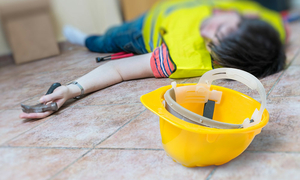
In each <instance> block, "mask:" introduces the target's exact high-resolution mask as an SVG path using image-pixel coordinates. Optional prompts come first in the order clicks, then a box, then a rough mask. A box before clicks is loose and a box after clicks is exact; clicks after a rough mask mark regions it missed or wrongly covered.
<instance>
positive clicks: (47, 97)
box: [39, 91, 63, 103]
mask: <svg viewBox="0 0 300 180" xmlns="http://www.w3.org/2000/svg"><path fill="white" fill-rule="evenodd" d="M60 98H63V94H62V93H61V92H60V91H54V92H53V93H52V94H48V95H45V96H42V97H41V98H40V100H39V101H40V102H41V103H47V102H50V101H55V100H57V99H60Z"/></svg>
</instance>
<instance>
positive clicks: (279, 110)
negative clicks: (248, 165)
mask: <svg viewBox="0 0 300 180" xmlns="http://www.w3.org/2000/svg"><path fill="white" fill-rule="evenodd" d="M299 109H300V96H297V97H277V98H275V97H274V98H269V99H268V102H267V110H268V111H269V113H270V119H269V123H268V124H267V125H266V126H265V127H264V128H263V129H262V132H261V133H260V134H258V135H257V136H256V137H255V138H254V140H253V142H252V143H251V145H250V146H249V147H248V149H247V150H255V151H275V152H276V151H284V152H300V134H299V129H300V121H299V117H300V111H299Z"/></svg>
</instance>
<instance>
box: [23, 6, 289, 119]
mask: <svg viewBox="0 0 300 180" xmlns="http://www.w3.org/2000/svg"><path fill="white" fill-rule="evenodd" d="M285 27H286V26H285V24H284V22H283V19H282V17H281V16H280V14H279V13H277V12H275V11H272V10H269V9H266V8H264V7H262V6H260V5H259V4H257V3H255V2H252V1H230V2H224V1H216V2H215V3H204V1H202V0H169V1H161V2H159V3H157V4H156V5H155V6H154V7H153V8H152V9H151V10H150V11H148V12H147V13H146V14H144V15H142V16H140V17H139V18H137V19H136V20H134V21H131V22H126V23H124V24H122V25H120V26H117V27H112V28H110V29H109V30H108V31H107V32H106V33H105V34H103V35H100V36H89V35H86V34H84V33H83V32H81V31H80V30H78V29H76V28H74V27H71V26H67V27H65V28H64V35H65V36H66V38H67V40H68V41H70V42H71V43H74V44H79V45H82V46H86V47H87V48H88V49H89V50H90V51H93V52H99V53H117V52H128V53H134V54H137V55H136V56H133V57H129V58H124V59H120V60H113V61H109V62H108V63H105V64H103V65H101V66H99V67H97V68H96V69H94V70H93V71H91V72H89V73H88V74H86V75H84V76H82V77H80V78H78V79H77V80H75V82H74V83H72V84H69V85H64V86H60V87H58V88H56V89H55V90H54V92H53V93H52V94H49V95H45V96H43V97H41V98H40V102H41V103H44V104H46V103H50V102H56V103H57V106H58V108H60V107H61V106H62V105H63V104H64V103H65V102H66V101H67V100H68V99H71V98H74V97H77V96H80V95H83V94H88V93H91V92H94V91H97V90H100V89H103V88H105V87H108V86H111V85H114V84H117V83H120V82H122V81H126V80H132V79H140V78H150V77H156V78H168V77H169V78H188V77H196V76H201V75H203V74H204V73H205V72H207V71H209V70H212V69H214V68H218V67H231V68H237V69H241V70H244V71H247V72H249V73H251V74H253V75H254V76H256V77H258V78H262V77H265V76H268V75H271V74H274V73H277V72H279V71H281V70H282V69H283V68H284V66H285V58H286V57H285V51H284V42H286V39H287V31H286V29H287V28H285ZM51 113H53V111H46V112H43V113H22V114H20V118H26V119H29V118H44V117H46V116H48V115H50V114H51Z"/></svg>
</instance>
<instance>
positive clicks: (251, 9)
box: [143, 0, 285, 78]
mask: <svg viewBox="0 0 300 180" xmlns="http://www.w3.org/2000/svg"><path fill="white" fill-rule="evenodd" d="M214 8H218V9H224V10H226V9H230V10H237V11H238V12H239V13H241V14H244V13H259V15H260V18H261V19H262V20H265V21H266V22H268V23H270V24H271V25H273V27H275V29H277V30H278V32H279V33H280V38H281V40H282V41H283V42H284V39H285V31H284V26H283V23H282V19H281V17H280V15H279V14H278V13H276V12H274V11H271V10H268V9H266V8H263V7H261V6H260V5H258V4H257V3H255V2H250V1H229V2H228V1H224V0H223V1H221V0H219V1H214V2H213V3H209V2H208V1H206V0H167V1H162V2H159V3H157V4H156V5H155V6H154V8H152V9H151V10H150V11H149V12H148V14H147V16H146V18H145V20H144V25H143V38H144V42H145V47H146V49H147V51H148V52H152V51H153V50H154V49H155V48H156V47H159V46H160V45H161V43H162V42H164V43H165V44H166V46H167V48H168V50H169V56H170V58H171V60H172V62H173V64H174V67H175V72H174V73H172V74H171V76H170V78H186V77H196V76H201V75H203V74H204V73H205V72H207V71H209V70H211V69H212V62H211V56H210V54H209V52H208V51H207V49H206V46H205V42H204V39H203V38H202V37H201V35H200V31H199V28H200V25H201V23H202V21H203V20H204V19H206V18H208V17H209V16H211V14H212V10H213V9H214Z"/></svg>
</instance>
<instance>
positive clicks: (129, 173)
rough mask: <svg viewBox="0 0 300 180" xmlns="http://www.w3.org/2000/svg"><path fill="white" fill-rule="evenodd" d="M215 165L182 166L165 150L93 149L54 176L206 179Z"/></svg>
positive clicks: (71, 177)
mask: <svg viewBox="0 0 300 180" xmlns="http://www.w3.org/2000/svg"><path fill="white" fill-rule="evenodd" d="M213 168H214V167H203V168H186V167H183V166H181V165H180V164H177V163H175V162H173V161H172V159H171V158H170V157H168V156H167V155H166V154H165V152H164V151H140V150H93V151H92V152H91V153H89V154H87V155H86V156H85V157H83V158H82V159H80V160H79V161H78V162H76V163H74V164H73V165H72V166H71V167H70V168H68V169H66V170H65V171H64V172H62V173H61V174H59V175H58V176H57V177H55V178H54V179H55V180H58V179H64V180H65V179H74V180H75V179H151V180H152V179H174V180H176V179H180V180H182V179H197V180H202V179H203V180H204V179H206V177H207V176H208V175H209V173H210V172H211V171H212V169H213Z"/></svg>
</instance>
